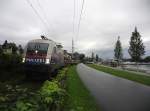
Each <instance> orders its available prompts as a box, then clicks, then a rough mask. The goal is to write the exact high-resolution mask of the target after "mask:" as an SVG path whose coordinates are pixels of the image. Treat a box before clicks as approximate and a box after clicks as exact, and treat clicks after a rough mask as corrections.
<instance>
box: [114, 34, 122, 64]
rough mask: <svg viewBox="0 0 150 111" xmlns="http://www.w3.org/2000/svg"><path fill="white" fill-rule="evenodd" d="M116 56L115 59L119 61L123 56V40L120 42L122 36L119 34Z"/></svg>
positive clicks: (115, 50)
mask: <svg viewBox="0 0 150 111" xmlns="http://www.w3.org/2000/svg"><path fill="white" fill-rule="evenodd" d="M114 57H115V59H117V61H118V62H119V61H120V60H121V59H122V57H123V53H122V46H121V42H120V37H119V36H118V40H117V42H116V45H115V49H114Z"/></svg>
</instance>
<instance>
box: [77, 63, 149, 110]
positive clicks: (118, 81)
mask: <svg viewBox="0 0 150 111" xmlns="http://www.w3.org/2000/svg"><path fill="white" fill-rule="evenodd" d="M77 72H78V74H79V77H80V78H81V80H82V81H83V83H84V84H85V85H86V87H87V88H88V89H89V91H90V92H91V94H92V95H93V96H94V97H95V98H96V101H97V103H98V105H99V106H100V107H101V109H102V111H150V87H149V86H145V85H142V84H139V83H136V82H133V81H130V80H126V79H123V78H119V77H116V76H113V75H110V74H107V73H104V72H101V71H97V70H95V69H93V68H90V67H88V66H86V65H84V64H79V65H78V66H77Z"/></svg>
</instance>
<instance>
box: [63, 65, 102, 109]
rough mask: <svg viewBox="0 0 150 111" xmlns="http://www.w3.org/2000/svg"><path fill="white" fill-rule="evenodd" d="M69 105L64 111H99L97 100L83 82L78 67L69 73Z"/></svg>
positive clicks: (70, 69)
mask: <svg viewBox="0 0 150 111" xmlns="http://www.w3.org/2000/svg"><path fill="white" fill-rule="evenodd" d="M67 93H68V98H67V103H66V105H65V110H64V111H99V108H98V106H97V104H96V102H95V99H94V98H93V97H92V96H91V94H90V92H89V91H88V90H87V89H86V87H85V86H84V85H83V83H82V82H81V80H80V78H79V76H78V74H77V72H76V66H71V67H70V68H69V69H68V72H67Z"/></svg>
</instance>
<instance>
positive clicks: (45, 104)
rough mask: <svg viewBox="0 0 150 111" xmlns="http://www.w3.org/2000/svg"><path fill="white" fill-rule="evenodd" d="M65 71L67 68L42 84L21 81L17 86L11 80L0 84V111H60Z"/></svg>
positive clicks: (16, 83) (64, 93)
mask: <svg viewBox="0 0 150 111" xmlns="http://www.w3.org/2000/svg"><path fill="white" fill-rule="evenodd" d="M66 70H67V68H64V69H62V70H61V71H59V74H58V76H57V77H55V78H53V79H52V80H51V81H48V80H47V81H45V82H44V83H41V82H29V81H26V82H25V81H23V82H22V84H19V83H18V82H14V81H11V80H9V81H3V82H0V111H49V110H53V111H55V110H60V109H61V108H62V107H63V106H64V105H63V104H64V100H65V99H64V98H65V95H66V92H65V90H64V87H65V83H64V80H65V78H66V76H65V75H66ZM16 79H17V78H16ZM12 83H13V84H12Z"/></svg>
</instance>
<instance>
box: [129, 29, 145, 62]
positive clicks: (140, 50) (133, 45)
mask: <svg viewBox="0 0 150 111" xmlns="http://www.w3.org/2000/svg"><path fill="white" fill-rule="evenodd" d="M128 52H129V55H130V56H131V59H132V61H134V62H136V63H137V62H139V61H140V59H141V57H142V56H143V55H144V54H145V46H144V45H143V42H142V39H141V35H140V33H139V32H138V31H137V28H136V27H135V31H134V32H132V36H131V39H130V47H129V50H128Z"/></svg>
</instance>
